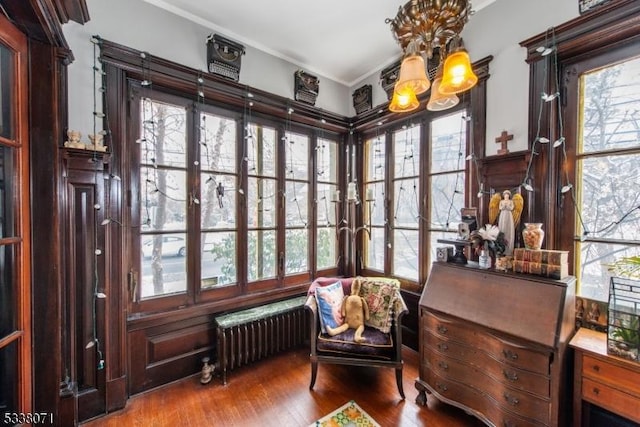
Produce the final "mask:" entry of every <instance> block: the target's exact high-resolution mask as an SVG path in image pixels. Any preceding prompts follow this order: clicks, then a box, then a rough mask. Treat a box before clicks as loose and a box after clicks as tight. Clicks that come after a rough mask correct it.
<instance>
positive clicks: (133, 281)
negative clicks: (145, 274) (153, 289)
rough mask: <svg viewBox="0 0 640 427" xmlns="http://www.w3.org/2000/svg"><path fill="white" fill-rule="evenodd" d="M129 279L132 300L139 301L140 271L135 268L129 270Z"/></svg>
mask: <svg viewBox="0 0 640 427" xmlns="http://www.w3.org/2000/svg"><path fill="white" fill-rule="evenodd" d="M127 281H128V282H129V293H130V296H131V301H132V302H134V303H135V302H138V273H137V272H136V271H134V270H133V269H131V270H129V274H127Z"/></svg>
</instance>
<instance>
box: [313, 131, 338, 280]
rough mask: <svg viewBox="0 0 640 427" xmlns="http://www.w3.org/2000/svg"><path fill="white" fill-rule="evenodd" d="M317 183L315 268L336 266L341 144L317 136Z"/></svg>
mask: <svg viewBox="0 0 640 427" xmlns="http://www.w3.org/2000/svg"><path fill="white" fill-rule="evenodd" d="M315 151H316V153H317V164H318V166H317V168H316V175H317V181H316V182H317V184H316V207H317V214H316V227H317V232H316V242H317V243H316V269H317V270H322V269H327V268H334V267H335V266H336V264H337V261H338V240H337V239H336V233H337V226H336V206H335V205H336V203H335V202H334V201H335V200H337V198H338V197H337V196H338V193H337V191H338V144H337V143H336V142H335V141H331V140H328V139H324V138H318V142H317V144H316V150H315Z"/></svg>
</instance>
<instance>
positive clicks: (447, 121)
mask: <svg viewBox="0 0 640 427" xmlns="http://www.w3.org/2000/svg"><path fill="white" fill-rule="evenodd" d="M466 123H467V122H466V120H465V111H458V112H456V113H453V114H450V115H448V116H444V117H441V118H438V119H435V120H433V121H432V122H431V145H430V147H431V152H430V156H429V165H430V167H429V193H428V194H429V195H430V197H429V200H430V202H429V239H428V241H429V250H430V259H431V260H435V259H436V248H437V247H438V246H442V244H439V243H438V239H455V238H456V234H457V225H458V222H459V221H460V218H461V215H462V211H461V209H462V208H463V207H464V206H465V205H464V201H465V182H466V179H465V166H466V162H465V157H466V153H467V150H466V147H467V137H466V136H467V132H466ZM452 230H455V232H454V231H452Z"/></svg>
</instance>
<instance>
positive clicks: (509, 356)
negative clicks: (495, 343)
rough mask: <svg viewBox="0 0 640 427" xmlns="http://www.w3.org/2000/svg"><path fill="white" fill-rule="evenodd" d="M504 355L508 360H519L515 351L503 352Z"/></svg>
mask: <svg viewBox="0 0 640 427" xmlns="http://www.w3.org/2000/svg"><path fill="white" fill-rule="evenodd" d="M502 354H504V357H506V358H507V359H511V360H518V353H516V352H515V351H511V350H502Z"/></svg>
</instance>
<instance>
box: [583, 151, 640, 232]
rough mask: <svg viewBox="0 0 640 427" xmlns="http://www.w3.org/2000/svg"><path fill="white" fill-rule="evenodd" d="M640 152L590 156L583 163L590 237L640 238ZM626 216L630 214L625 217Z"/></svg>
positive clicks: (586, 212)
mask: <svg viewBox="0 0 640 427" xmlns="http://www.w3.org/2000/svg"><path fill="white" fill-rule="evenodd" d="M639 163H640V155H639V154H630V155H617V156H604V157H600V156H598V157H588V158H585V159H584V160H583V161H581V162H579V168H580V170H581V171H582V186H581V190H580V197H581V210H582V220H583V222H584V224H585V227H586V228H587V231H589V237H600V238H610V239H623V240H640V215H638V212H637V211H634V212H633V213H631V214H630V215H626V214H627V213H628V212H630V211H632V210H633V209H634V208H637V206H638V197H639V196H638V188H640V169H639V168H638V166H637V165H638V164H639ZM625 215H626V216H625Z"/></svg>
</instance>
